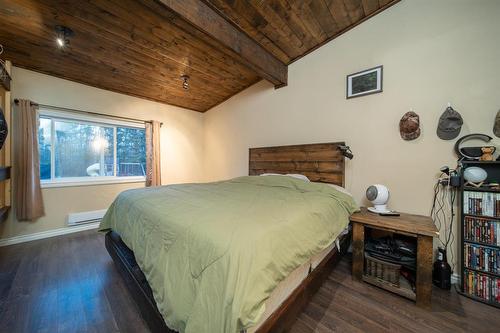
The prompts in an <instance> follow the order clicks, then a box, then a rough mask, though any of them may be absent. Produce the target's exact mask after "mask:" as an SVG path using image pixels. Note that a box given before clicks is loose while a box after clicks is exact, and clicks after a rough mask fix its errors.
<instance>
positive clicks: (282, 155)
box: [248, 142, 345, 186]
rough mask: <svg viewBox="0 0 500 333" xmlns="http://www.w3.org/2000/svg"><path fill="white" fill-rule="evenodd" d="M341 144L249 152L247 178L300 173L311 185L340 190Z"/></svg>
mask: <svg viewBox="0 0 500 333" xmlns="http://www.w3.org/2000/svg"><path fill="white" fill-rule="evenodd" d="M341 145H345V143H344V142H333V143H314V144H306V145H294V146H277V147H262V148H250V154H249V168H248V169H249V170H248V171H249V175H250V176H254V175H260V174H263V173H280V174H286V173H300V174H302V175H304V176H307V178H309V179H310V180H311V181H312V182H323V183H331V184H336V185H340V186H344V178H345V168H344V155H343V154H342V152H341V151H340V150H339V148H338V147H339V146H341Z"/></svg>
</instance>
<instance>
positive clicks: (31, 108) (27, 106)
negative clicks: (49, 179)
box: [12, 100, 45, 221]
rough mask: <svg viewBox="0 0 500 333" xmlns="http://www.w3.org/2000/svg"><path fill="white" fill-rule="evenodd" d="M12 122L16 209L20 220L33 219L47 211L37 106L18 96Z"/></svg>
mask: <svg viewBox="0 0 500 333" xmlns="http://www.w3.org/2000/svg"><path fill="white" fill-rule="evenodd" d="M13 125H14V126H13V131H12V137H13V142H12V143H13V150H14V160H13V162H14V163H13V166H12V167H13V170H14V177H13V179H12V181H13V184H14V205H15V212H16V217H17V219H18V220H19V221H32V220H36V219H37V218H39V217H41V216H43V215H45V211H44V207H43V199H42V190H41V188H40V159H39V156H38V112H37V107H36V106H35V105H32V103H31V102H30V101H29V100H19V106H18V107H16V108H15V109H14V114H13Z"/></svg>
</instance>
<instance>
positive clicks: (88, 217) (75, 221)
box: [68, 209, 106, 226]
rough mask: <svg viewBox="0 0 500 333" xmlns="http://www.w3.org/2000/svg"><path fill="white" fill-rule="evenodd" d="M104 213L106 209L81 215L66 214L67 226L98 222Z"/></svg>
mask: <svg viewBox="0 0 500 333" xmlns="http://www.w3.org/2000/svg"><path fill="white" fill-rule="evenodd" d="M105 213H106V209H100V210H92V211H88V212H81V213H71V214H68V225H69V226H73V225H81V224H86V223H93V222H98V221H100V220H101V219H102V218H103V216H104V214H105Z"/></svg>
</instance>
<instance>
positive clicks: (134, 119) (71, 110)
mask: <svg viewBox="0 0 500 333" xmlns="http://www.w3.org/2000/svg"><path fill="white" fill-rule="evenodd" d="M14 104H16V105H18V104H19V99H17V98H16V99H14ZM30 104H31V105H32V106H41V107H45V108H49V109H56V110H61V111H68V112H77V113H85V114H90V115H93V116H100V117H108V118H114V119H121V120H128V121H134V122H138V123H151V122H152V120H142V119H137V118H129V117H121V116H114V115H108V114H103V113H97V112H91V111H83V110H77V109H70V108H64V107H61V106H54V105H47V104H39V103H34V102H30ZM160 126H163V123H160Z"/></svg>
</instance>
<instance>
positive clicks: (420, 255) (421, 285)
mask: <svg viewBox="0 0 500 333" xmlns="http://www.w3.org/2000/svg"><path fill="white" fill-rule="evenodd" d="M416 288H417V306H419V307H422V308H426V309H430V308H431V295H432V237H429V236H418V241H417V285H416Z"/></svg>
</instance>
